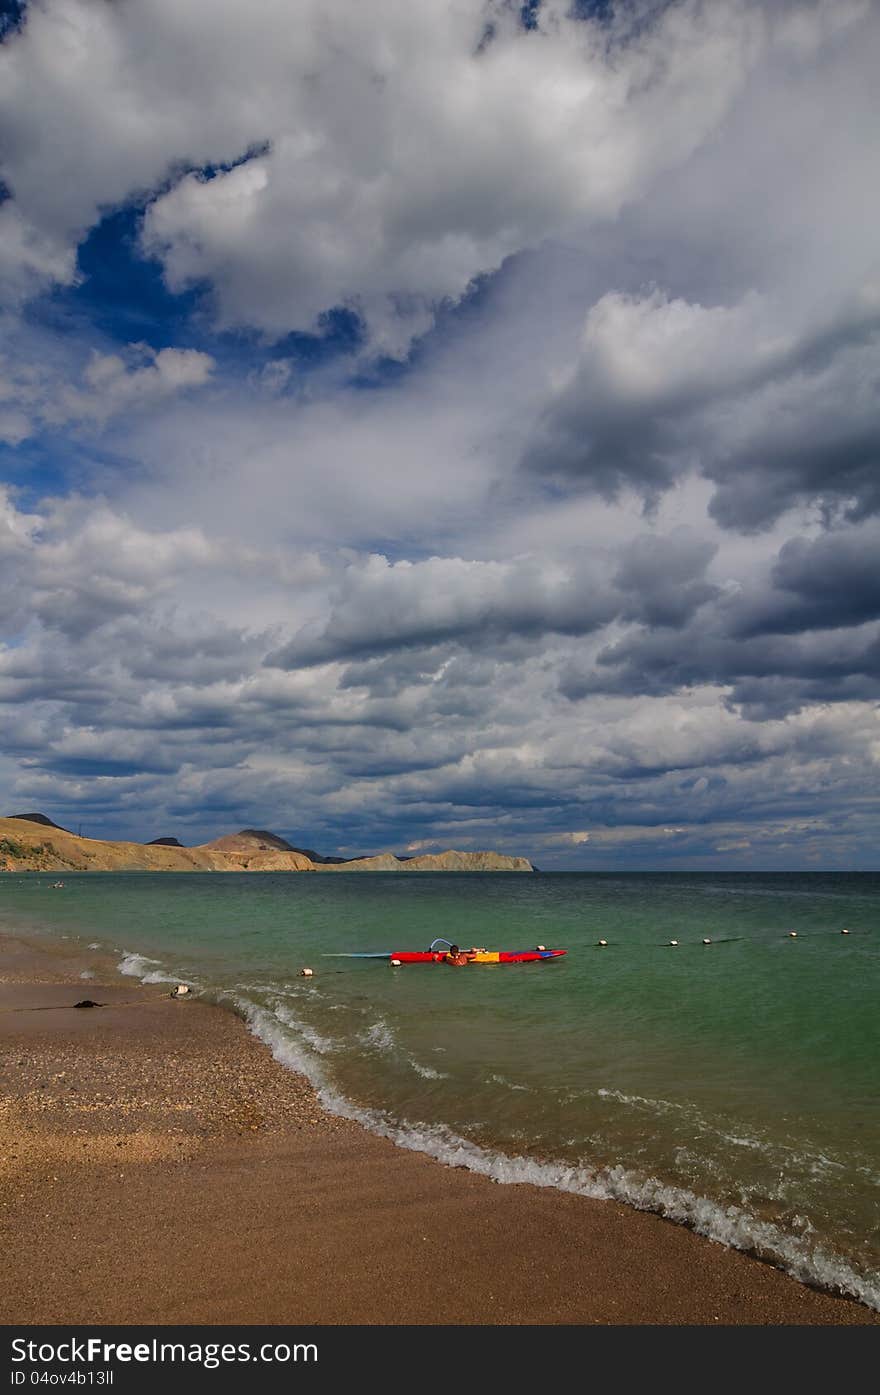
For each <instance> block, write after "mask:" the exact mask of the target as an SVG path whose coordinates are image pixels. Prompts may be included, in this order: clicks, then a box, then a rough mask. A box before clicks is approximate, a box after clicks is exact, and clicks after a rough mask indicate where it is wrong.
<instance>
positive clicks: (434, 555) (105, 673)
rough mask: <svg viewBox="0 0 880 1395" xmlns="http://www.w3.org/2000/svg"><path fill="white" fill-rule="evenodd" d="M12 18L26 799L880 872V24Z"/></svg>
mask: <svg viewBox="0 0 880 1395" xmlns="http://www.w3.org/2000/svg"><path fill="white" fill-rule="evenodd" d="M0 35H2V43H0V200H2V201H0V811H2V812H4V813H18V812H29V811H32V810H39V811H42V812H44V813H46V814H48V815H49V816H50V817H52V818H53V819H55V820H56V821H57V822H58V823H60V824H62V825H64V826H66V827H68V828H72V829H73V830H74V831H77V830H79V829H82V831H83V832H84V833H85V834H87V835H88V836H91V837H126V838H132V839H136V840H138V841H141V840H144V841H145V840H148V839H151V838H155V837H159V836H176V837H178V838H179V839H180V841H181V842H183V843H195V842H200V841H205V840H207V839H210V838H212V837H215V836H218V835H219V834H221V833H223V832H226V831H229V830H231V829H235V828H240V827H245V826H250V827H253V826H256V827H261V828H269V829H272V830H274V831H276V832H279V833H282V834H284V835H285V836H287V837H288V838H290V839H291V840H292V841H293V842H295V843H297V844H298V845H300V846H307V847H313V848H317V849H319V850H320V851H322V852H324V853H332V854H342V855H344V856H345V855H355V854H358V853H366V852H373V851H378V850H380V849H394V850H396V851H398V852H401V853H406V852H410V853H413V852H417V851H418V852H431V851H439V850H441V849H444V848H449V847H453V848H459V849H464V850H479V849H486V848H493V849H497V850H500V851H505V852H510V853H517V854H523V855H525V856H528V857H530V858H531V859H532V860H533V861H534V862H535V863H536V864H537V865H538V866H539V867H541V868H544V869H547V870H552V869H559V870H566V869H580V868H583V869H596V870H611V871H613V870H627V869H654V868H657V869H664V868H668V869H670V870H677V869H706V870H713V869H727V870H749V869H754V870H765V869H777V868H804V869H810V868H813V869H820V868H876V867H877V865H878V856H877V834H878V819H877V814H878V779H877V777H878V764H880V722H878V708H877V695H878V673H880V567H878V558H880V549H878V543H880V461H878V454H880V453H878V443H880V406H878V403H880V394H878V386H880V381H878V380H880V244H878V240H877V228H878V226H880V180H878V179H877V149H878V100H877V86H876V74H877V72H878V70H880V6H878V5H876V4H874V3H871V0H796V3H795V2H794V0H792V3H786V0H679V2H678V3H665V2H664V0H619V3H614V4H611V3H607V2H606V3H601V4H600V3H592V4H591V3H583V2H582V3H576V4H571V3H570V0H540V3H539V2H538V0H531V3H528V4H522V5H521V4H519V3H513V0H408V3H407V4H405V5H401V4H400V3H399V0H371V3H370V4H369V5H365V4H362V3H360V2H359V0H340V3H338V4H335V5H332V6H328V5H326V4H325V3H322V0H296V3H294V4H291V3H290V0H251V3H250V4H249V5H248V6H246V7H242V6H241V5H240V4H239V3H232V0H187V3H186V4H185V5H181V4H180V3H179V0H113V3H111V0H27V3H25V4H21V3H15V2H14V0H2V3H0Z"/></svg>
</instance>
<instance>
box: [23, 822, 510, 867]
mask: <svg viewBox="0 0 880 1395" xmlns="http://www.w3.org/2000/svg"><path fill="white" fill-rule="evenodd" d="M4 871H5V872H531V871H532V864H531V863H530V862H529V861H528V859H527V858H524V857H508V856H507V855H506V854H504V853H494V852H474V853H469V852H454V851H449V852H443V853H428V854H423V855H420V856H419V857H410V858H399V857H396V856H395V855H394V853H379V854H378V855H377V856H376V857H359V858H355V859H353V860H351V861H347V862H346V861H343V860H342V859H339V858H322V857H320V855H318V854H309V853H306V852H304V851H302V850H301V849H299V848H294V847H293V846H292V845H291V844H290V843H288V842H287V841H286V840H285V839H284V838H280V837H278V835H277V834H274V833H268V832H266V831H265V830H261V829H253V828H245V829H242V830H241V831H240V832H238V833H228V834H225V835H224V836H222V837H220V838H215V839H214V840H213V842H210V843H203V844H201V845H200V846H198V847H193V848H184V847H181V846H180V844H179V843H177V842H176V840H175V841H173V842H172V840H171V839H163V840H162V841H161V842H159V841H156V842H152V843H128V842H121V843H117V842H110V841H108V840H104V839H100V838H79V837H77V835H76V834H74V833H68V832H67V830H66V829H63V828H60V827H59V826H58V824H56V823H53V822H52V820H51V819H49V818H47V817H46V816H45V815H44V814H34V815H24V814H16V815H13V816H12V817H10V818H0V872H4Z"/></svg>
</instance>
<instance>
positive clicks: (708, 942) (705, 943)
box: [703, 940, 712, 945]
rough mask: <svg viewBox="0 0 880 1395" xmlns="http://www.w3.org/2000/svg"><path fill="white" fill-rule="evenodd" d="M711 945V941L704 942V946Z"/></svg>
mask: <svg viewBox="0 0 880 1395" xmlns="http://www.w3.org/2000/svg"><path fill="white" fill-rule="evenodd" d="M711 943H712V941H711V940H704V941H703V944H704V945H710V944H711Z"/></svg>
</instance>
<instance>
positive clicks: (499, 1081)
mask: <svg viewBox="0 0 880 1395" xmlns="http://www.w3.org/2000/svg"><path fill="white" fill-rule="evenodd" d="M488 1079H489V1083H490V1084H491V1085H503V1086H504V1088H505V1090H522V1091H524V1092H526V1093H528V1094H531V1093H532V1090H531V1088H530V1086H528V1085H515V1084H514V1083H513V1081H512V1080H507V1079H505V1077H504V1076H503V1075H490V1076H489V1077H488Z"/></svg>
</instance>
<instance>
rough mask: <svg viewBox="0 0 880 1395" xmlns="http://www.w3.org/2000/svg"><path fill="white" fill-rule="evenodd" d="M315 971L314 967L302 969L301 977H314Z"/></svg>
mask: <svg viewBox="0 0 880 1395" xmlns="http://www.w3.org/2000/svg"><path fill="white" fill-rule="evenodd" d="M314 972H315V971H314V969H300V971H299V976H300V978H312V977H313V975H314Z"/></svg>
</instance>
